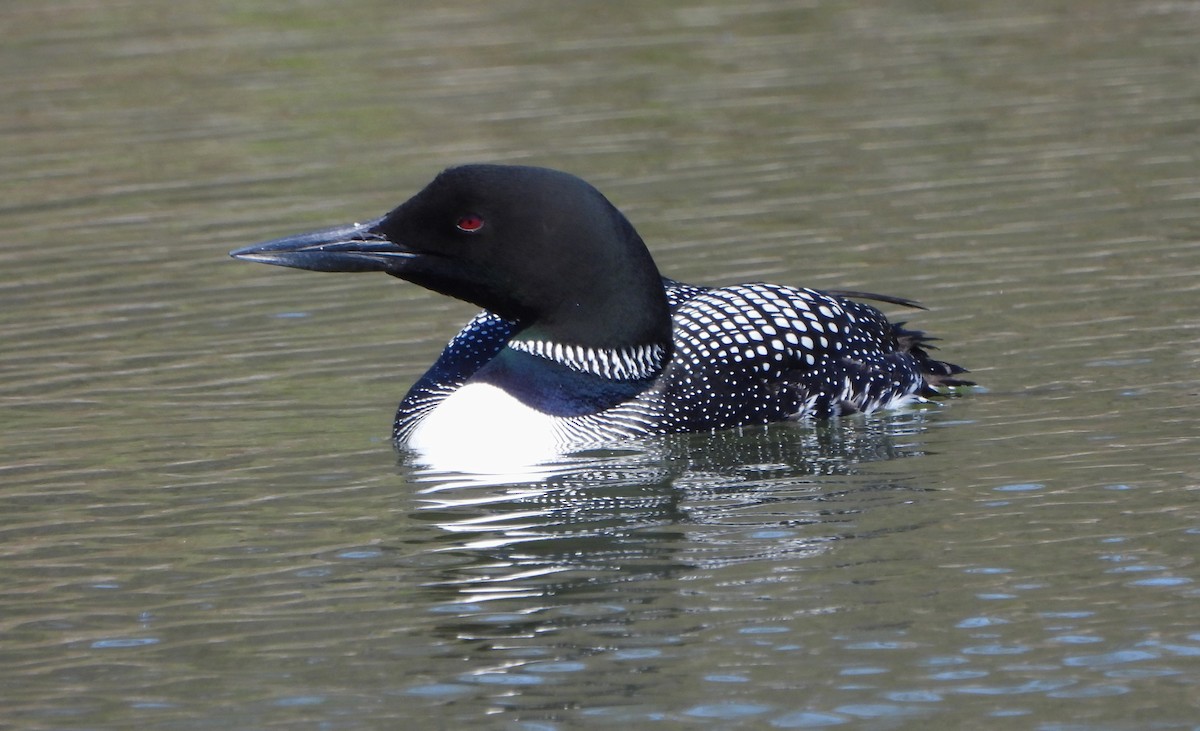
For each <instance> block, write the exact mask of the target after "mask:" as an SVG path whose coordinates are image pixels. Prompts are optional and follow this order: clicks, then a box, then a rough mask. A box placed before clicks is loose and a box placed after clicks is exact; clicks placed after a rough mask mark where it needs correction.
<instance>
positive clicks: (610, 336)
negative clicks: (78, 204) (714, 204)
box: [230, 165, 970, 454]
mask: <svg viewBox="0 0 1200 731" xmlns="http://www.w3.org/2000/svg"><path fill="white" fill-rule="evenodd" d="M230 255H231V256H233V257H235V258H238V259H245V260H248V261H257V262H263V263H266V264H276V265H279V266H287V267H295V268H297V269H311V270H314V271H323V272H366V271H382V272H386V273H388V274H390V275H392V276H394V277H399V278H400V279H405V280H407V281H410V282H413V283H415V284H419V285H421V286H422V287H426V288H428V289H431V290H433V291H435V292H440V293H442V294H445V295H449V296H451V297H455V298H458V299H461V300H465V301H467V302H470V303H473V304H475V305H478V306H479V307H482V308H483V311H482V312H480V313H479V314H478V315H477V316H476V317H475V318H474V319H472V320H471V321H470V322H469V323H467V325H466V326H465V327H464V328H463V329H462V331H461V332H459V333H458V335H456V336H455V337H454V338H453V339H452V340H451V341H450V343H449V344H448V345H447V346H446V349H445V350H444V351H443V352H442V354H441V356H440V357H439V358H438V359H437V361H436V362H435V363H434V364H433V366H432V367H430V369H429V370H428V371H427V372H426V373H425V375H424V376H422V377H421V378H420V380H418V381H417V382H416V383H415V384H414V385H413V386H412V388H411V389H410V390H409V392H408V394H407V395H406V396H405V397H404V400H403V401H402V402H401V403H400V407H399V410H398V411H397V413H396V420H395V424H394V428H393V433H392V438H393V441H394V442H395V445H396V446H397V448H405V447H408V448H411V449H415V450H417V451H418V452H423V451H427V450H436V449H437V448H438V445H448V447H447V448H448V449H452V450H471V449H478V448H486V447H488V446H490V445H491V444H492V443H499V442H505V440H507V441H513V442H516V443H520V444H523V445H525V446H526V447H530V448H533V449H535V450H539V451H542V452H545V453H547V454H557V453H565V452H570V451H575V450H577V449H582V448H585V447H591V446H599V445H604V444H610V443H615V442H618V441H621V440H625V439H628V438H631V437H639V436H645V435H654V434H667V433H673V432H694V431H705V430H717V429H727V428H731V427H738V426H745V425H752V424H766V423H769V422H777V421H785V420H797V419H802V418H808V417H812V418H823V417H829V416H834V415H839V414H846V413H851V412H856V411H861V412H869V411H873V410H876V409H880V408H889V407H895V406H899V405H902V404H906V403H910V402H914V401H925V400H927V399H928V398H929V397H931V396H934V395H937V393H938V391H937V390H936V389H937V388H938V387H943V386H958V385H970V382H969V381H964V380H961V379H959V378H956V376H957V375H958V374H960V373H964V372H965V371H964V369H962V368H960V367H958V366H956V365H951V364H949V363H943V362H941V361H938V360H934V359H933V358H931V357H930V356H929V355H928V354H927V353H926V351H925V348H926V347H928V346H927V345H926V338H925V336H924V335H923V334H922V333H919V332H916V331H911V330H906V329H904V328H903V327H902V325H901V324H892V323H889V322H888V321H887V319H886V318H885V317H884V315H883V314H882V313H881V312H879V310H877V309H875V308H874V307H872V306H870V305H866V304H862V303H859V302H855V301H852V300H851V299H849V298H850V297H857V298H859V299H875V300H881V301H884V302H889V303H892V304H900V305H909V306H916V307H919V306H920V305H917V304H916V303H915V302H912V301H910V300H904V299H900V298H896V297H887V296H881V295H871V294H866V293H862V292H847V291H817V290H813V289H801V288H795V287H786V286H781V285H777V284H763V283H753V284H737V285H733V286H728V287H702V286H694V285H689V284H683V283H681V282H676V281H674V280H671V279H667V278H665V277H662V276H661V275H660V274H659V271H658V268H657V267H656V266H655V264H654V261H653V259H651V257H650V252H649V251H648V250H647V249H646V245H645V244H644V243H643V242H642V239H641V237H640V236H639V235H638V233H637V232H636V231H635V230H634V228H633V226H632V225H631V224H630V223H629V221H628V220H627V219H626V218H625V216H624V215H622V214H621V213H620V211H618V210H617V209H616V207H614V206H613V205H612V204H611V203H610V202H609V201H608V200H607V199H606V198H605V197H604V196H603V195H602V194H601V193H600V192H599V191H598V190H596V189H595V188H594V187H592V186H591V185H589V184H588V183H586V182H584V181H583V180H581V179H579V178H577V177H575V176H573V175H569V174H567V173H563V172H558V171H555V170H549V169H545V168H536V167H523V166H506V165H464V166H461V167H453V168H450V169H448V170H445V171H444V172H442V173H441V174H440V175H438V176H437V177H436V178H435V179H434V180H433V182H431V183H430V184H429V185H428V186H426V187H425V188H424V189H423V190H422V191H420V192H419V193H417V194H416V195H415V196H413V197H412V198H411V199H410V200H408V201H407V202H405V203H403V204H401V205H400V206H398V207H397V208H395V209H394V210H392V211H391V212H390V213H388V214H387V215H385V216H383V217H381V218H378V219H375V220H372V221H368V222H366V223H355V224H351V225H347V226H340V227H335V228H329V229H324V230H321V231H315V232H312V233H306V234H300V235H297V236H289V237H286V238H282V239H276V240H273V241H268V242H265V243H261V244H256V245H254V246H248V247H244V248H240V249H236V250H234V251H232V252H230Z"/></svg>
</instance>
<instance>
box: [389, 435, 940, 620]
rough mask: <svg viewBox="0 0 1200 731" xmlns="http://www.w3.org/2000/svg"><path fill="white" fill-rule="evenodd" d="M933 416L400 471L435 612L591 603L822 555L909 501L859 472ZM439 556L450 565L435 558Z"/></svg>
mask: <svg viewBox="0 0 1200 731" xmlns="http://www.w3.org/2000/svg"><path fill="white" fill-rule="evenodd" d="M929 417H930V413H929V412H926V411H912V412H906V413H903V414H892V415H886V416H876V417H867V418H865V419H863V418H855V419H847V420H843V421H836V420H835V421H832V422H828V423H821V424H815V425H804V424H800V425H788V424H784V425H774V426H771V427H765V428H754V429H745V430H741V431H729V432H721V433H716V434H702V435H676V436H669V437H662V438H659V439H654V440H644V441H642V442H639V443H638V444H637V445H636V446H632V447H629V448H628V449H625V450H624V451H619V452H614V451H605V452H599V453H592V454H582V455H574V456H572V457H569V458H562V459H560V460H558V461H555V462H552V463H548V464H543V465H539V466H538V467H536V468H530V469H529V470H527V471H524V472H521V473H516V474H504V475H491V476H483V475H468V474H450V473H444V472H436V471H433V470H429V469H424V468H421V467H420V466H419V465H412V464H410V465H403V466H402V469H403V470H404V471H405V472H407V473H408V474H407V476H408V478H409V480H410V481H411V482H413V483H415V484H417V485H419V486H420V488H419V494H418V497H419V499H420V501H421V503H422V505H421V507H420V508H419V510H418V512H417V514H416V515H415V516H414V517H416V518H417V519H419V520H423V521H431V522H433V523H435V524H436V525H437V526H438V527H439V528H440V529H441V530H442V534H441V539H442V545H440V546H437V547H436V549H435V550H436V551H438V552H439V553H441V554H443V557H444V558H446V559H451V558H452V557H453V559H455V560H447V561H446V562H445V563H441V564H439V567H438V569H437V574H438V575H437V576H436V577H431V579H432V580H431V581H430V582H429V584H428V586H429V588H430V590H431V591H440V592H444V593H445V597H444V601H447V602H455V603H465V604H476V603H478V602H483V601H494V600H499V599H510V598H518V597H526V598H527V597H535V596H540V597H556V598H557V599H558V600H562V599H564V598H567V597H569V596H572V595H577V594H584V595H591V594H593V593H594V592H597V591H604V587H606V586H610V585H614V584H623V585H625V584H629V583H631V582H645V581H647V580H664V579H670V578H672V577H673V576H676V575H678V574H680V573H682V572H686V571H691V570H694V569H696V568H697V567H715V566H723V565H731V564H734V563H738V562H744V561H756V560H764V559H765V560H780V559H785V558H791V559H795V558H797V557H802V556H804V555H806V554H816V553H820V552H823V551H826V550H828V547H829V545H830V544H831V542H833V541H835V540H838V539H840V538H845V537H847V536H848V535H849V532H850V531H851V530H852V529H851V528H850V525H851V520H852V517H853V515H854V514H855V513H857V512H860V511H861V510H863V509H864V506H865V505H868V504H871V503H873V502H875V501H878V500H893V501H897V500H902V499H906V498H905V497H903V496H904V495H906V494H911V492H912V491H913V490H914V489H916V488H913V487H911V486H907V485H905V484H904V483H903V482H902V481H896V480H890V479H887V478H886V476H885V477H883V478H880V477H879V472H878V470H875V471H873V472H874V474H873V475H867V474H863V473H862V466H863V465H865V464H867V463H874V462H879V461H881V460H892V459H896V458H901V457H910V456H914V455H918V454H921V453H922V443H921V441H920V439H919V438H918V437H919V435H920V433H921V431H922V430H923V429H924V426H925V423H926V420H927V419H928V418H929ZM445 554H449V555H445Z"/></svg>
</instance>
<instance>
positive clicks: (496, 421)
mask: <svg viewBox="0 0 1200 731" xmlns="http://www.w3.org/2000/svg"><path fill="white" fill-rule="evenodd" d="M559 421H560V419H558V418H557V417H553V416H547V415H546V414H543V413H541V412H539V411H536V410H534V409H531V408H529V407H528V406H526V405H525V404H523V403H521V402H520V401H518V400H517V399H515V398H513V397H512V396H510V395H509V394H508V393H506V392H505V391H503V390H501V389H499V388H496V387H495V386H492V385H490V384H486V383H468V384H467V385H465V386H463V387H462V388H459V389H458V390H457V391H455V392H454V393H452V394H450V395H449V396H447V397H446V399H445V400H444V401H442V402H441V403H440V404H438V405H437V407H436V408H435V409H434V410H433V411H431V412H430V413H429V415H428V416H426V417H425V418H424V419H422V420H421V423H420V424H418V425H417V428H416V429H415V430H414V431H413V433H412V435H411V436H410V437H409V438H408V446H409V447H410V448H411V449H413V450H415V451H416V452H417V453H418V454H419V455H420V457H421V461H422V462H424V463H426V464H427V465H428V466H431V467H435V468H447V469H453V470H459V471H467V472H475V471H485V472H492V471H495V470H498V469H506V468H511V467H519V466H523V465H532V464H537V463H539V462H544V461H546V460H549V459H552V458H553V457H555V456H556V455H558V454H560V453H561V452H562V451H563V445H562V444H561V440H560V437H559V432H558V429H557V423H558V422H559Z"/></svg>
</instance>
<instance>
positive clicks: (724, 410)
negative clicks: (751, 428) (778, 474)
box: [392, 279, 969, 446]
mask: <svg viewBox="0 0 1200 731" xmlns="http://www.w3.org/2000/svg"><path fill="white" fill-rule="evenodd" d="M663 284H664V288H665V290H666V293H667V298H668V301H669V302H670V306H671V319H672V323H673V346H674V347H673V352H672V355H671V358H670V360H669V361H668V362H667V365H666V368H665V369H664V370H663V371H662V373H661V374H660V375H659V376H658V377H657V378H655V379H654V381H653V383H651V384H649V385H648V386H647V387H646V388H645V389H643V390H642V391H640V392H639V393H638V394H636V395H635V396H634V397H633V398H632V399H630V400H628V401H626V402H624V403H621V404H619V405H617V406H615V407H613V408H611V409H608V410H605V411H602V412H599V413H594V414H584V415H579V416H568V417H561V418H560V422H559V424H558V425H557V428H558V430H559V438H560V440H561V441H562V445H560V446H569V445H571V444H577V445H583V444H594V443H598V442H603V441H609V440H613V439H621V438H629V437H636V436H639V435H649V434H668V433H676V432H692V431H706V430H714V429H727V428H732V427H736V426H747V425H751V424H768V423H772V422H777V421H786V420H798V419H804V418H826V417H829V416H836V415H842V414H849V413H854V412H859V411H862V412H870V411H874V410H876V409H881V408H894V407H897V406H900V405H903V404H905V403H909V402H914V401H922V400H925V399H928V398H929V397H931V396H935V395H937V391H936V390H935V387H937V386H958V385H966V384H969V382H968V381H964V380H961V379H958V378H955V376H956V375H958V374H960V373H963V372H965V371H964V369H962V368H960V367H959V366H956V365H953V364H949V363H944V362H941V361H938V360H934V359H933V358H931V357H930V356H929V355H928V354H927V353H926V352H925V350H924V348H923V347H922V344H923V343H924V341H925V337H924V335H923V334H922V333H920V332H917V331H911V330H905V329H904V328H903V327H902V325H899V324H893V323H891V322H889V321H888V320H887V319H886V318H885V317H884V315H883V314H882V313H881V312H880V311H879V310H877V309H876V308H874V307H872V306H870V305H867V304H864V303H861V302H856V301H853V300H850V299H847V298H846V297H842V296H839V295H837V294H833V293H826V292H820V291H817V290H812V289H801V288H796V287H787V286H782V285H776V284H762V283H754V284H738V285H732V286H727V287H716V288H709V287H699V286H695V285H689V284H683V283H681V282H676V281H673V280H670V279H664V280H663ZM861 296H864V297H872V298H877V299H883V300H886V301H896V302H904V301H903V300H896V299H894V298H890V297H879V296H875V295H861ZM517 329H518V328H517V325H516V324H515V323H513V322H511V321H508V320H505V319H503V318H501V317H498V316H496V315H494V314H492V313H490V312H487V311H484V312H481V313H479V315H477V316H476V317H475V318H474V319H473V320H471V322H469V323H468V324H467V325H466V326H465V327H464V328H463V329H462V330H461V331H460V332H459V333H458V335H456V336H455V337H454V339H453V340H451V342H450V344H449V345H447V346H446V349H445V350H444V351H443V352H442V355H441V357H440V358H439V359H438V361H437V362H436V363H435V364H434V365H433V366H432V367H431V368H430V369H429V371H427V372H426V373H425V375H424V376H423V377H422V378H421V379H420V380H419V381H418V382H417V383H416V384H414V385H413V387H412V388H411V389H410V390H409V392H408V394H407V395H406V396H405V398H404V400H403V401H402V402H401V403H400V408H399V410H398V411H397V413H396V420H395V425H394V429H393V434H392V436H393V439H394V441H395V442H396V445H397V446H403V445H405V444H406V443H407V442H408V439H409V438H410V436H411V435H412V434H413V432H414V430H415V429H416V428H417V427H418V426H419V425H420V424H421V422H422V420H423V419H424V418H425V417H427V416H428V415H429V414H430V413H431V412H432V411H434V410H435V409H436V408H437V407H438V406H439V405H440V404H441V403H442V402H443V401H444V400H445V399H446V397H448V396H450V395H451V394H452V393H454V392H455V391H456V390H458V389H459V388H460V387H461V386H462V385H463V384H465V383H466V382H468V381H469V380H470V378H471V377H472V376H473V375H474V374H475V372H476V371H477V370H478V369H479V368H480V367H482V366H483V365H484V364H486V363H487V362H489V361H490V360H491V359H492V358H494V357H495V356H496V355H497V354H498V353H499V352H500V351H501V350H503V349H504V347H505V346H506V344H507V343H508V341H509V339H510V338H511V337H512V335H513V334H514V333H515V332H516V331H517Z"/></svg>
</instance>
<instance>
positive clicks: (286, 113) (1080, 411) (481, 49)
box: [0, 0, 1200, 731]
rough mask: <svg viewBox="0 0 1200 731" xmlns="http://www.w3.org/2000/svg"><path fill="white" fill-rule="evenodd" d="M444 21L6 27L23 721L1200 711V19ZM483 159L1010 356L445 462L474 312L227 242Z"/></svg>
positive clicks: (30, 19)
mask: <svg viewBox="0 0 1200 731" xmlns="http://www.w3.org/2000/svg"><path fill="white" fill-rule="evenodd" d="M419 5H420V6H419V7H400V6H397V5H396V4H394V3H384V2H361V3H356V4H354V5H353V6H352V7H345V6H343V5H340V4H339V5H335V4H332V3H330V4H320V3H275V2H252V3H240V4H235V3H200V4H182V3H165V2H151V1H149V0H133V1H130V2H120V3H85V2H68V3H44V2H28V1H22V2H13V3H8V4H6V5H5V7H4V8H3V9H2V10H0V20H2V21H3V25H4V28H5V38H6V40H5V43H4V44H3V45H2V47H0V61H2V63H0V105H2V108H3V110H4V111H3V113H2V114H0V138H2V139H3V141H4V144H3V147H2V148H0V162H2V164H0V193H2V197H0V224H2V227H3V231H4V234H3V237H2V238H0V266H2V271H3V276H2V278H0V293H2V297H3V303H4V307H3V308H2V309H0V338H2V340H0V342H2V343H3V351H2V355H0V376H2V380H0V403H2V404H3V414H4V418H3V430H2V431H0V514H2V515H3V516H4V519H3V523H2V524H0V552H2V555H3V560H2V562H0V571H2V572H3V584H2V588H0V621H2V622H3V625H2V626H3V630H2V633H0V727H4V728H21V729H74V728H87V729H107V728H112V729H117V728H134V727H136V728H143V729H210V728H211V729H217V728H221V729H224V728H246V729H249V728H256V729H257V728H286V729H339V730H340V729H375V728H401V727H403V728H421V729H461V728H497V729H522V730H528V731H533V730H539V731H541V730H544V729H564V730H565V729H574V728H588V727H595V728H611V727H614V726H617V725H624V726H626V727H629V728H661V729H675V728H680V729H683V728H688V729H691V728H713V729H734V728H746V729H759V728H761V729H771V728H785V729H786V728H801V729H812V728H826V727H840V728H862V729H895V728H915V727H933V728H989V729H1045V730H1050V731H1068V730H1074V729H1197V728H1200V614H1198V612H1197V606H1198V601H1200V583H1198V579H1200V570H1198V568H1197V560H1196V557H1197V554H1198V548H1200V491H1198V490H1200V460H1198V459H1197V457H1196V453H1197V447H1198V446H1200V444H1198V438H1200V425H1198V424H1200V422H1198V419H1197V406H1198V405H1200V215H1198V214H1200V53H1198V51H1197V49H1198V48H1200V46H1197V41H1196V39H1197V38H1198V37H1200V3H1195V2H1129V1H1127V0H1121V1H1120V2H1117V1H1115V0H1101V1H1099V2H1096V1H1094V0H1087V1H1084V0H1077V1H1070V0H1067V1H1064V2H1049V3H1046V2H1033V1H1032V0H1017V1H1016V2H1007V3H1002V4H1001V3H985V2H958V3H938V2H905V3H890V4H866V5H863V4H854V3H838V2H832V1H825V0H788V1H785V0H780V1H779V2H771V1H768V2H759V3H751V4H741V5H736V4H734V3H699V2H674V1H670V2H662V3H654V4H647V3H628V2H608V3H604V4H596V3H587V4H563V3H549V2H536V1H533V2H514V3H493V4H490V5H486V6H485V5H482V4H478V3H466V2H461V1H460V0H451V1H450V2H442V3H437V4H419ZM470 161H497V162H516V163H527V164H540V165H547V166H551V167H557V168H561V169H566V170H569V171H571V172H574V173H576V174H578V175H580V176H582V177H584V178H586V179H588V180H589V181H591V182H593V183H594V184H596V185H597V186H598V187H600V189H601V190H603V191H604V192H605V193H606V194H607V195H608V196H609V197H610V198H611V199H612V200H613V201H614V202H615V203H616V204H617V205H618V206H619V207H621V208H622V209H623V210H624V211H625V212H626V213H627V214H628V215H629V217H630V218H631V220H632V221H633V222H634V224H635V225H636V226H637V227H638V229H639V231H640V232H641V233H642V235H643V237H644V238H645V239H646V240H647V242H648V243H649V245H650V247H651V249H652V251H653V252H654V253H655V256H656V258H657V260H658V262H659V265H660V268H661V269H662V270H663V271H664V273H666V274H668V275H670V276H673V277H675V278H678V279H683V280H685V281H692V282H697V283H705V284H722V283H730V282H735V281H747V280H770V281H776V282H781V283H788V284H803V285H809V286H816V287H827V288H842V289H856V290H866V291H879V292H885V293H889V294H895V295H900V296H905V297H912V298H915V299H918V300H920V301H922V302H924V303H925V304H926V305H928V306H929V307H930V308H931V309H930V311H928V312H911V311H910V312H903V311H895V312H892V314H893V315H894V316H896V317H901V318H903V319H906V320H907V321H908V322H909V323H910V324H911V325H912V326H914V327H919V328H922V329H927V330H929V331H931V332H932V333H933V334H935V335H937V336H939V337H941V338H942V339H943V340H942V342H941V343H940V344H941V346H942V350H941V351H940V354H941V356H943V357H945V358H946V359H947V360H950V361H953V362H956V363H961V364H963V365H964V366H967V367H968V368H970V369H971V370H972V373H973V377H974V378H976V379H977V380H978V381H979V382H980V384H981V387H980V388H979V389H977V390H975V391H972V392H969V393H966V394H964V395H962V396H961V397H958V398H953V399H950V400H947V401H945V402H944V403H943V404H942V405H940V406H937V407H932V408H926V409H922V410H916V411H906V412H899V413H895V414H887V415H878V416H871V417H867V418H861V417H860V418H847V419H842V420H840V421H838V422H834V423H831V424H826V425H821V426H796V425H782V426H777V427H773V428H771V429H766V430H759V429H755V430H746V431H745V432H743V433H723V434H717V435H693V436H686V437H676V438H672V439H662V440H650V441H648V442H646V443H643V444H638V445H634V446H633V447H631V448H629V449H625V450H621V451H611V452H596V453H591V454H587V455H583V456H580V457H578V458H575V459H572V460H568V461H564V462H562V463H560V464H557V465H553V466H549V467H545V468H543V469H541V470H539V471H527V472H525V473H522V474H514V475H507V476H492V477H482V476H470V475H458V474H450V473H438V472H434V471H431V470H429V469H425V468H422V467H420V466H418V465H414V464H411V463H410V461H409V460H407V459H406V458H405V457H404V456H403V455H400V456H398V455H397V454H396V453H395V452H394V451H393V450H392V448H391V445H390V444H389V442H388V435H389V428H390V422H391V417H392V412H393V409H394V407H395V404H396V402H397V401H398V400H399V399H400V397H401V396H402V395H403V393H404V391H405V390H406V389H407V387H408V386H409V385H410V384H411V383H412V381H413V380H415V378H416V377H417V376H418V375H419V374H420V373H421V371H422V370H423V368H424V367H425V366H427V365H428V364H429V363H430V362H432V360H433V359H434V357H436V354H437V353H438V351H439V350H440V348H441V346H442V345H443V344H444V343H445V341H446V340H447V339H448V338H449V337H450V336H451V335H452V334H453V333H454V332H455V331H456V329H457V327H459V326H460V325H461V324H462V323H463V322H465V321H466V319H468V318H469V317H470V316H471V314H472V308H471V307H469V306H467V305H464V304H462V303H458V302H452V301H449V300H446V299H445V298H441V297H439V296H437V295H434V294H432V293H428V292H425V291H423V290H420V289H418V288H416V287H414V286H411V285H407V284H405V283H402V282H398V281H396V280H391V279H389V278H387V277H383V276H379V275H328V274H314V273H310V272H296V271H285V270H282V269H278V268H274V267H264V266H257V265H250V264H245V263H239V262H235V261H232V260H230V259H228V257H227V255H226V252H227V251H228V250H229V249H231V248H234V247H236V246H241V245H244V244H247V243H252V242H254V241H257V240H261V239H265V238H270V237H273V236H277V235H283V234H287V233H292V232H298V231H303V230H306V229H308V228H315V227H318V226H323V225H327V224H334V223H341V222H346V221H353V220H363V219H366V218H368V217H372V216H375V215H378V214H380V213H382V212H384V211H385V210H387V209H388V208H389V207H390V206H392V205H394V204H395V203H397V202H399V201H401V200H403V199H404V198H406V197H407V196H408V195H410V194H411V193H412V192H415V191H416V190H417V189H419V188H420V187H421V186H422V185H423V184H424V183H425V182H426V181H427V180H428V179H430V178H431V177H432V176H433V175H434V174H435V173H436V172H437V171H438V170H439V169H441V168H442V167H445V166H447V165H451V164H455V163H462V162H470Z"/></svg>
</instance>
